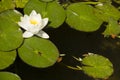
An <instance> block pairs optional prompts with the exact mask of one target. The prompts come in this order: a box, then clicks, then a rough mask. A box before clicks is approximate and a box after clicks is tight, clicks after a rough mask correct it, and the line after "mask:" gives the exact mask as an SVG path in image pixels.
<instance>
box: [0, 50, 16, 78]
mask: <svg viewBox="0 0 120 80" xmlns="http://www.w3.org/2000/svg"><path fill="white" fill-rule="evenodd" d="M15 59H16V51H10V52H2V51H0V70H2V69H5V68H7V67H8V66H10V65H11V64H12V63H13V62H14V61H15ZM0 80H1V79H0Z"/></svg>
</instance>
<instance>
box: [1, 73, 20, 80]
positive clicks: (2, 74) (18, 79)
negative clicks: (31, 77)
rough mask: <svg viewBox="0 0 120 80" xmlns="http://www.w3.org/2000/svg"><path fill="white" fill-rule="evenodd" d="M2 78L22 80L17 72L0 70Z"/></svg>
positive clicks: (5, 79) (4, 79) (3, 79)
mask: <svg viewBox="0 0 120 80" xmlns="http://www.w3.org/2000/svg"><path fill="white" fill-rule="evenodd" d="M0 80H21V79H20V77H19V76H18V75H16V74H13V73H10V72H0Z"/></svg>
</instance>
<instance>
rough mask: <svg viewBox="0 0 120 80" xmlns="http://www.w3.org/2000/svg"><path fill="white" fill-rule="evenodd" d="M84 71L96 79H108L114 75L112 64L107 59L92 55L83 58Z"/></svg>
mask: <svg viewBox="0 0 120 80" xmlns="http://www.w3.org/2000/svg"><path fill="white" fill-rule="evenodd" d="M82 64H83V65H84V66H83V67H82V69H83V71H84V72H85V73H86V74H87V75H89V76H92V77H94V78H103V79H106V78H108V77H109V76H110V75H111V74H112V73H113V65H112V63H111V62H110V61H109V60H108V59H107V58H105V57H103V56H100V55H97V54H92V55H88V56H86V57H85V58H83V61H82Z"/></svg>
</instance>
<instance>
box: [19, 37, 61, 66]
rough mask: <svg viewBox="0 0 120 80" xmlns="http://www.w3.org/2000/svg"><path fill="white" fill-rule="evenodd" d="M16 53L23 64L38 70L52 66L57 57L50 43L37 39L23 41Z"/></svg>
mask: <svg viewBox="0 0 120 80" xmlns="http://www.w3.org/2000/svg"><path fill="white" fill-rule="evenodd" d="M18 52H19V56H20V58H21V59H22V60H23V61H24V62H26V63H27V64H29V65H32V66H34V67H38V68H44V67H48V66H51V65H53V64H54V63H55V62H56V60H57V58H58V55H59V54H58V50H57V48H56V47H55V45H54V44H53V43H52V42H50V41H49V40H45V39H42V38H37V37H32V38H29V39H25V42H24V44H23V45H22V46H21V47H20V49H19V50H18Z"/></svg>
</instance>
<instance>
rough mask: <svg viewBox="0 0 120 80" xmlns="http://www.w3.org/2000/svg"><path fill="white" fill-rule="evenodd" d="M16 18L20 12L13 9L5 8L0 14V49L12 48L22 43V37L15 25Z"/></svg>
mask: <svg viewBox="0 0 120 80" xmlns="http://www.w3.org/2000/svg"><path fill="white" fill-rule="evenodd" d="M18 18H20V14H19V13H16V12H15V11H14V10H7V11H5V12H3V13H1V14H0V50H2V51H9V50H13V49H16V48H18V47H19V46H20V45H21V44H22V41H23V37H22V31H21V30H20V29H19V26H18V25H17V21H18Z"/></svg>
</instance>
